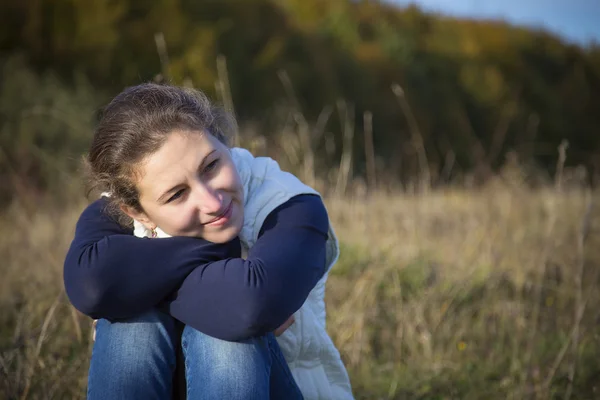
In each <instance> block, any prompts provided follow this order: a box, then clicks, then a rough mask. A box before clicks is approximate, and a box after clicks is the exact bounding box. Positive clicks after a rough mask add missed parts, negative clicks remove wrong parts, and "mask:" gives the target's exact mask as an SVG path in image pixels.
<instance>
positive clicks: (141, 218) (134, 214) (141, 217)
mask: <svg viewBox="0 0 600 400" xmlns="http://www.w3.org/2000/svg"><path fill="white" fill-rule="evenodd" d="M119 207H120V208H121V211H123V212H124V213H125V214H127V215H128V216H129V217H131V218H133V219H135V220H136V221H138V222H140V223H141V224H142V225H144V226H145V227H146V229H150V230H152V229H155V228H156V224H154V223H153V222H152V221H151V220H150V218H148V215H146V213H145V212H143V211H137V210H136V209H135V208H133V207H130V206H126V205H124V204H121V206H119Z"/></svg>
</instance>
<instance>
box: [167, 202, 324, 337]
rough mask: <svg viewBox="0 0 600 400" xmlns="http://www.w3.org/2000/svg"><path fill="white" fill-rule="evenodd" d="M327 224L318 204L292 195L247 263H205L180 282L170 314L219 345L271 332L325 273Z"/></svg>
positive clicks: (269, 221)
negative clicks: (212, 337)
mask: <svg viewBox="0 0 600 400" xmlns="http://www.w3.org/2000/svg"><path fill="white" fill-rule="evenodd" d="M328 229H329V221H328V217H327V212H326V210H325V206H324V205H323V203H322V201H321V199H320V198H319V197H317V196H312V195H301V196H297V197H295V198H293V199H291V200H290V201H288V202H286V203H285V204H284V205H282V206H280V207H278V208H277V209H275V210H274V211H273V212H272V213H271V214H270V215H269V216H268V217H267V219H266V221H265V223H264V225H263V227H262V229H261V232H260V235H259V238H258V240H257V242H256V244H255V245H254V246H253V247H252V248H251V249H250V251H249V254H248V259H247V260H243V259H240V258H233V259H229V260H223V261H218V262H214V263H208V264H206V265H204V266H201V267H198V268H196V269H195V270H194V271H192V272H191V273H190V275H189V276H187V277H186V279H185V280H184V282H183V284H182V285H181V287H180V288H179V290H178V291H177V293H176V295H175V297H174V298H173V299H172V300H170V301H169V304H168V309H169V312H170V313H171V315H173V316H174V317H175V318H177V319H179V320H181V321H182V322H184V323H185V324H187V325H190V326H192V327H193V328H196V329H198V330H199V331H201V332H204V333H206V334H209V335H211V336H214V337H217V338H219V339H224V340H240V339H244V338H247V337H252V336H257V335H262V334H264V333H267V332H271V331H273V330H275V329H276V328H277V327H278V326H280V325H281V324H283V323H284V322H285V321H286V320H287V319H288V318H289V317H290V315H291V314H293V313H294V312H296V311H297V310H298V309H299V308H300V307H301V306H302V304H303V303H304V301H305V300H306V298H307V297H308V294H309V293H310V291H311V290H312V289H313V288H314V286H315V284H316V283H317V282H318V280H319V279H320V278H321V277H322V276H323V273H324V270H325V248H326V247H325V244H326V241H327V234H328Z"/></svg>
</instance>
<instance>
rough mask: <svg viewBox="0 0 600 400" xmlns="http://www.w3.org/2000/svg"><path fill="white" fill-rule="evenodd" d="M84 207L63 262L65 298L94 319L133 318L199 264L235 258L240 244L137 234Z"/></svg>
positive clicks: (99, 208) (98, 208) (98, 206)
mask: <svg viewBox="0 0 600 400" xmlns="http://www.w3.org/2000/svg"><path fill="white" fill-rule="evenodd" d="M105 204H106V201H105V200H102V199H101V200H97V201H96V202H94V203H92V204H91V205H90V206H88V207H87V208H86V210H85V211H84V212H83V213H82V215H81V217H80V219H79V221H78V222H77V226H76V230H75V238H74V239H73V242H72V243H71V247H70V248H69V251H68V253H67V256H66V258H65V263H64V283H65V289H66V292H67V295H68V296H69V299H70V300H71V302H72V303H73V305H74V306H75V308H77V309H78V310H80V311H81V312H83V313H84V314H87V315H89V316H91V317H93V318H109V319H119V318H128V317H132V316H134V315H136V314H139V313H140V312H143V311H146V310H148V309H149V308H151V307H154V306H156V305H157V304H159V303H161V302H163V301H164V300H165V299H166V298H167V297H168V296H169V295H171V294H172V293H173V292H174V291H175V290H176V289H177V288H178V287H179V286H180V285H181V284H182V282H183V281H184V279H185V278H186V277H187V276H188V274H189V273H190V272H192V271H193V270H194V269H195V268H196V267H197V266H198V265H203V264H206V263H208V262H211V261H216V260H221V259H224V258H228V257H236V256H237V257H239V255H240V243H239V240H237V239H236V240H234V241H232V242H229V243H226V244H214V243H210V242H207V241H205V240H201V239H197V238H184V237H177V238H168V239H161V240H150V239H143V238H137V237H135V236H133V235H132V231H131V230H128V229H125V228H123V227H121V226H120V225H119V224H118V223H117V222H116V221H114V220H112V219H111V218H109V217H107V216H106V215H105V214H104V212H103V207H104V206H105Z"/></svg>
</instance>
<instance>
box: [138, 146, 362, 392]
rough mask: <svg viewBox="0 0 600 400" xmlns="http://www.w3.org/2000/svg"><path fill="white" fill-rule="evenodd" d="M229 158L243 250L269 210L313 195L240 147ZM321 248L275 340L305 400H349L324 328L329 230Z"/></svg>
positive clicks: (332, 257)
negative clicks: (237, 187)
mask: <svg viewBox="0 0 600 400" xmlns="http://www.w3.org/2000/svg"><path fill="white" fill-rule="evenodd" d="M231 154H232V158H233V162H234V163H235V166H236V168H237V170H238V173H239V174H240V177H241V179H242V183H243V186H244V225H243V227H242V231H241V232H240V235H239V236H240V239H241V241H242V245H243V246H244V247H245V248H246V249H248V248H250V247H252V246H253V245H254V243H256V240H257V238H258V233H259V231H260V229H261V227H262V225H263V223H264V221H265V219H266V218H267V216H268V215H269V214H270V213H271V212H272V211H273V210H274V209H275V208H277V207H278V206H280V205H282V204H283V203H285V202H286V201H288V200H289V199H291V198H292V197H294V196H297V195H300V194H317V195H318V193H317V192H316V191H315V190H314V189H312V188H310V187H308V186H306V185H305V184H303V183H302V182H300V180H299V179H298V178H296V177H295V176H294V175H292V174H290V173H288V172H284V171H282V170H281V169H280V168H279V165H278V164H277V162H275V161H274V160H272V159H270V158H266V157H254V156H253V155H252V154H250V152H248V151H247V150H245V149H241V148H234V149H231ZM134 227H135V230H134V234H135V235H136V236H140V237H144V236H150V232H149V231H147V230H146V229H145V228H144V226H143V225H141V224H139V223H137V222H136V223H134ZM156 232H157V236H158V237H168V235H167V234H165V233H164V232H162V231H161V230H160V229H158V228H157V229H156ZM326 246H327V249H326V266H327V269H326V271H327V272H326V273H325V275H324V276H323V277H322V278H321V280H320V281H319V282H318V283H317V285H316V286H315V288H314V289H313V290H312V291H311V292H310V294H309V296H308V298H307V299H306V301H305V302H304V304H303V305H302V307H301V308H300V309H299V310H298V311H297V312H296V313H295V314H294V317H295V319H296V322H295V323H294V324H292V326H291V327H290V328H288V329H287V330H286V331H285V332H284V333H283V334H282V335H281V336H279V337H278V338H277V341H278V342H279V345H280V346H281V350H282V352H283V355H284V357H285V359H286V361H287V362H288V364H289V366H290V370H291V371H292V375H293V376H294V378H295V380H296V383H297V384H298V386H299V387H300V390H301V391H302V394H303V395H304V398H305V399H306V400H338V399H339V400H346V399H353V396H352V389H351V386H350V379H349V378H348V373H347V372H346V368H345V367H344V364H343V363H342V360H341V358H340V354H339V352H338V350H337V349H336V347H335V345H334V344H333V342H332V341H331V338H330V337H329V335H328V334H327V330H326V328H325V300H324V299H325V282H326V281H327V275H328V272H329V269H330V268H331V266H333V264H334V263H335V262H336V261H337V259H338V256H339V246H338V241H337V238H336V236H335V233H334V232H333V229H332V228H331V227H330V228H329V238H328V240H327V244H326Z"/></svg>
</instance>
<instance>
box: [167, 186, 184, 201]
mask: <svg viewBox="0 0 600 400" xmlns="http://www.w3.org/2000/svg"><path fill="white" fill-rule="evenodd" d="M184 190H185V189H179V190H178V191H177V192H176V193H175V194H174V195H173V196H171V197H169V200H167V203H170V202H172V201H173V200H177V199H178V198H180V197H181V195H182V194H183V192H184Z"/></svg>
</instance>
